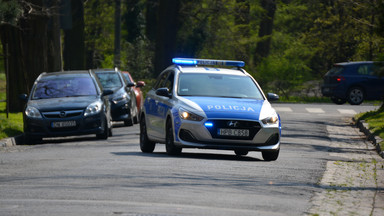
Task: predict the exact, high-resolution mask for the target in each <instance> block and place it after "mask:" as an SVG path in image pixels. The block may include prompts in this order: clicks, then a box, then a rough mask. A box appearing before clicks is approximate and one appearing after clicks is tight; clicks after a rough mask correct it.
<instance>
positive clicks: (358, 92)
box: [348, 87, 364, 105]
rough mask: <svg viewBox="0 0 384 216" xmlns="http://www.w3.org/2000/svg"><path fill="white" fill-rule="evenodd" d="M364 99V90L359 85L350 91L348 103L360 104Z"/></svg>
mask: <svg viewBox="0 0 384 216" xmlns="http://www.w3.org/2000/svg"><path fill="white" fill-rule="evenodd" d="M363 101H364V90H363V89H362V88H359V87H353V88H351V89H350V90H349V91H348V103H350V104H351V105H359V104H361V103H363Z"/></svg>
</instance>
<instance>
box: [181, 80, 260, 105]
mask: <svg viewBox="0 0 384 216" xmlns="http://www.w3.org/2000/svg"><path fill="white" fill-rule="evenodd" d="M177 94H178V95H180V96H204V97H229V98H252V99H257V100H263V96H262V94H261V92H260V90H259V89H258V87H257V86H256V84H255V83H254V82H253V80H252V79H251V78H250V77H248V76H236V75H225V74H200V73H195V74H180V76H179V83H178V89H177Z"/></svg>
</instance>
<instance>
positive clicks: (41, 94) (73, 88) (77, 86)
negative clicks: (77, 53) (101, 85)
mask: <svg viewBox="0 0 384 216" xmlns="http://www.w3.org/2000/svg"><path fill="white" fill-rule="evenodd" d="M96 94H97V90H96V87H95V84H94V82H93V80H92V78H90V77H67V76H65V77H60V76H54V77H50V78H47V79H42V80H39V81H38V83H37V84H36V87H35V90H34V92H33V94H32V99H47V98H60V97H78V96H90V95H96Z"/></svg>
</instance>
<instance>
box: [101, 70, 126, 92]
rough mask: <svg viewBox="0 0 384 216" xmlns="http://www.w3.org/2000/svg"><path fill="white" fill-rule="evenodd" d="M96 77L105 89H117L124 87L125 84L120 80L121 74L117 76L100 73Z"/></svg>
mask: <svg viewBox="0 0 384 216" xmlns="http://www.w3.org/2000/svg"><path fill="white" fill-rule="evenodd" d="M96 75H97V77H98V78H99V80H100V82H101V85H102V86H103V88H105V89H116V88H121V87H122V86H123V82H122V80H121V79H120V76H119V74H117V73H111V72H106V73H102V72H98V73H96Z"/></svg>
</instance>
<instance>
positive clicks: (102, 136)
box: [96, 119, 109, 140]
mask: <svg viewBox="0 0 384 216" xmlns="http://www.w3.org/2000/svg"><path fill="white" fill-rule="evenodd" d="M96 137H97V139H104V140H105V139H108V137H109V127H108V119H105V120H104V131H103V133H101V134H96Z"/></svg>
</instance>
